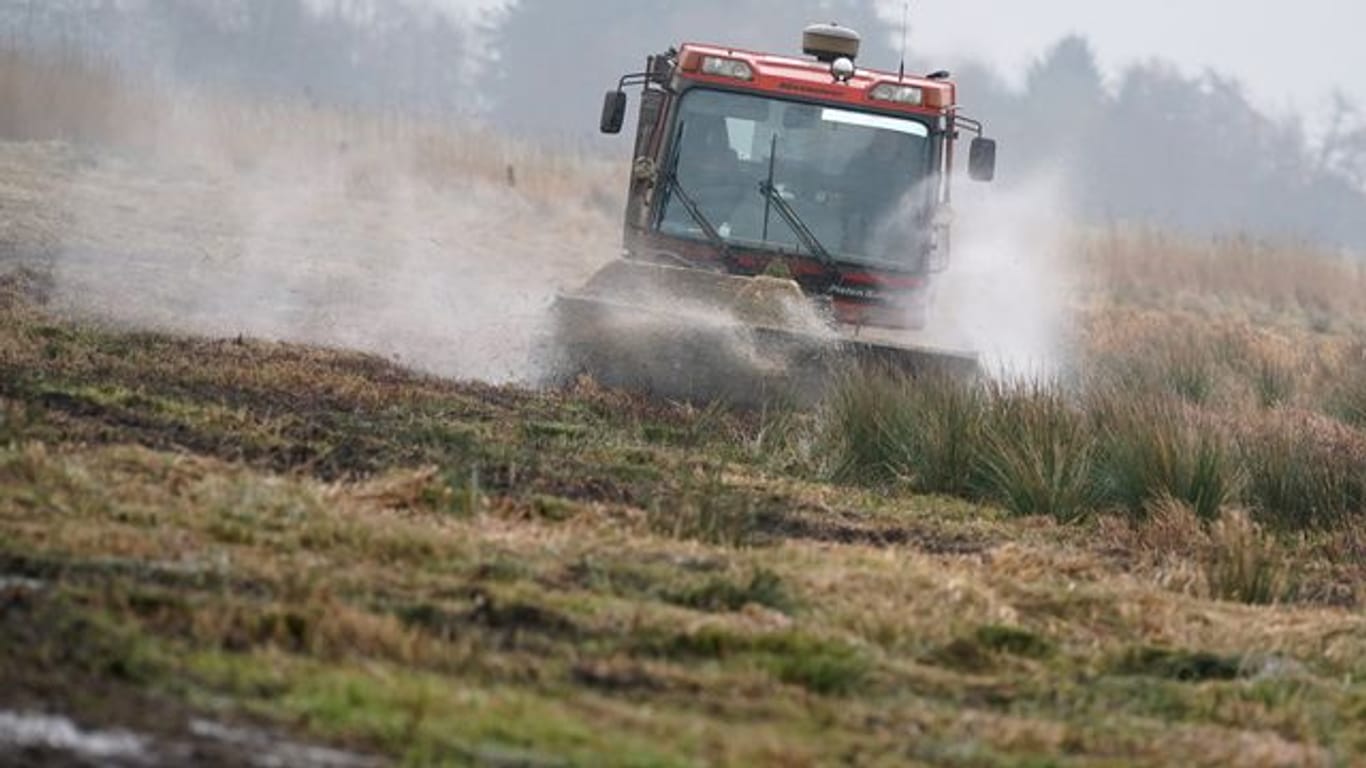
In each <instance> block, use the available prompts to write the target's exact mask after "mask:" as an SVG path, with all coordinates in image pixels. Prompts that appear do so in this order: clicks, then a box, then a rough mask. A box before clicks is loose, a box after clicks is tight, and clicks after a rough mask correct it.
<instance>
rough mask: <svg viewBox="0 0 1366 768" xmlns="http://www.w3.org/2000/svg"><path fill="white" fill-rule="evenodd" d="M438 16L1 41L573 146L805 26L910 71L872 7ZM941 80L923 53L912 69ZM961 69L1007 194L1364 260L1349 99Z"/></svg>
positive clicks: (1046, 60)
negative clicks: (1053, 194) (1033, 183)
mask: <svg viewBox="0 0 1366 768" xmlns="http://www.w3.org/2000/svg"><path fill="white" fill-rule="evenodd" d="M435 2H437V0H384V1H383V2H381V1H380V0H0V35H4V36H8V37H9V38H10V40H11V41H16V42H22V43H23V44H34V45H44V44H63V45H71V44H76V45H79V46H81V47H83V48H89V49H91V50H94V51H97V52H99V53H101V54H103V55H107V56H110V57H111V58H114V59H115V60H117V61H119V62H120V64H121V65H123V66H127V67H131V68H137V69H145V70H150V71H154V72H156V73H158V75H159V76H162V77H166V78H171V79H174V80H177V81H180V82H186V83H191V84H200V83H205V84H212V85H215V86H219V87H231V88H238V89H242V90H246V91H250V92H253V93H258V94H266V95H269V96H281V97H290V98H294V97H305V98H309V99H313V100H316V101H319V102H322V103H329V104H340V105H347V106H363V107H378V108H395V109H405V110H419V111H427V112H432V113H435V114H442V115H459V116H477V117H479V118H480V119H483V120H486V121H488V122H490V123H492V124H494V125H496V126H498V127H500V128H502V129H504V130H506V131H509V132H514V133H521V134H528V135H532V136H535V137H554V138H558V139H564V138H572V139H582V140H586V139H587V137H588V136H590V135H591V134H592V132H593V130H594V129H595V127H596V122H597V110H598V108H599V105H600V104H601V94H602V92H603V91H604V90H605V89H607V88H609V87H611V86H612V85H614V84H615V81H616V78H617V77H618V76H620V75H621V74H624V73H626V72H629V71H633V70H636V69H639V68H640V67H641V66H642V65H643V63H644V57H645V56H646V55H647V54H649V53H655V52H658V51H662V50H664V49H666V48H668V47H669V46H670V45H674V44H677V43H679V42H681V41H686V40H707V41H709V42H718V43H723V44H731V45H735V46H737V47H747V48H755V49H761V50H770V51H792V52H795V51H796V50H797V48H798V45H799V37H798V35H799V33H800V30H801V27H802V26H803V25H804V24H805V23H806V22H809V21H813V20H839V21H840V22H841V23H844V24H846V25H848V26H852V27H854V28H857V29H860V30H862V31H863V32H864V33H865V34H864V37H865V51H864V56H863V60H864V61H865V62H866V63H867V64H868V65H870V66H878V67H883V68H893V69H894V68H895V67H896V66H897V63H898V59H899V51H898V45H897V40H898V38H899V34H898V32H899V30H897V29H895V27H896V24H895V22H893V23H891V24H889V23H888V21H887V20H886V19H884V18H882V17H880V16H879V14H878V13H877V12H876V9H875V7H874V5H875V4H874V2H873V0H726V2H719V1H718V0H712V1H705V0H696V1H695V2H691V3H676V2H672V1H671V0H594V2H592V3H569V2H564V0H517V1H516V2H514V3H512V4H510V5H506V6H503V7H496V6H495V7H494V9H493V10H491V11H489V12H488V13H486V14H485V15H483V16H482V17H476V18H475V20H474V21H473V23H471V22H470V20H469V19H463V20H462V19H457V18H455V17H452V16H451V15H449V14H445V13H442V12H440V11H439V9H438V8H437V7H436V6H435V5H434V4H433V3H435ZM943 64H944V62H925V61H920V60H918V59H916V58H914V57H913V58H912V60H911V62H910V69H911V70H912V71H922V70H925V69H930V68H933V69H938V68H940V67H941V66H942V65H943ZM953 68H954V69H956V70H957V71H956V73H955V74H956V76H957V78H958V80H959V83H960V91H961V94H962V96H963V99H964V101H965V102H966V103H967V105H968V106H969V107H970V109H971V111H972V113H973V115H974V116H975V117H978V118H981V119H983V120H984V121H986V122H987V123H988V124H989V126H990V127H991V131H992V133H993V134H994V135H995V137H996V138H998V139H999V140H1000V141H1001V148H1002V153H1001V178H1002V181H1003V183H1006V184H1009V183H1011V182H1012V181H1018V180H1022V179H1027V178H1030V177H1031V176H1033V175H1034V174H1037V173H1041V172H1061V173H1062V175H1063V177H1064V178H1065V179H1068V180H1070V182H1071V185H1072V192H1073V197H1074V199H1075V201H1076V203H1077V205H1078V208H1079V210H1080V211H1081V213H1082V214H1083V215H1084V216H1086V217H1087V218H1088V219H1089V220H1091V221H1098V222H1109V221H1141V222H1150V223H1153V224H1155V225H1158V226H1162V227H1168V228H1177V229H1181V230H1187V231H1191V232H1196V233H1233V232H1236V233H1248V234H1253V235H1263V236H1269V237H1277V238H1296V239H1303V240H1308V241H1315V242H1320V243H1327V244H1332V245H1346V246H1351V247H1353V248H1356V249H1359V250H1366V114H1364V113H1363V109H1362V108H1361V107H1360V106H1358V105H1356V104H1354V103H1352V102H1351V100H1350V99H1348V98H1347V97H1346V96H1344V95H1342V94H1338V95H1336V97H1335V98H1334V102H1333V110H1332V114H1331V116H1330V118H1331V119H1330V120H1329V121H1328V125H1327V127H1326V129H1325V130H1324V131H1323V132H1321V133H1320V134H1319V135H1316V136H1312V137H1311V136H1309V135H1308V133H1307V131H1306V129H1305V127H1304V124H1303V121H1302V120H1301V119H1299V118H1298V117H1297V116H1294V115H1289V116H1281V117H1272V116H1269V115H1267V114H1265V113H1263V112H1262V111H1260V110H1259V109H1258V108H1257V107H1256V106H1255V105H1253V104H1252V103H1251V102H1250V100H1249V99H1248V97H1247V95H1246V94H1245V93H1244V92H1243V90H1242V88H1241V86H1240V85H1239V83H1238V82H1237V81H1236V80H1233V79H1230V78H1227V77H1223V76H1221V75H1218V74H1216V73H1204V74H1199V75H1190V74H1186V73H1183V72H1181V71H1179V70H1177V69H1176V68H1174V67H1173V66H1171V65H1169V64H1166V63H1163V62H1161V61H1149V62H1143V63H1138V64H1134V65H1132V66H1131V67H1129V68H1128V69H1127V70H1126V71H1124V72H1123V73H1122V74H1120V76H1118V77H1117V78H1114V79H1112V80H1107V78H1106V77H1105V76H1104V75H1103V73H1102V71H1101V69H1100V67H1099V66H1098V65H1097V61H1096V55H1095V52H1094V50H1093V49H1092V47H1091V45H1090V44H1089V43H1088V42H1087V41H1086V40H1085V39H1083V38H1080V37H1075V36H1073V37H1067V38H1064V39H1062V40H1060V41H1059V42H1058V43H1056V44H1055V45H1053V46H1052V47H1050V48H1049V49H1048V50H1047V51H1045V52H1043V53H1042V55H1041V56H1040V57H1039V58H1038V60H1037V61H1036V62H1035V63H1034V64H1033V66H1032V67H1030V69H1029V71H1028V72H1027V73H1026V76H1025V77H1024V79H1023V85H1022V86H1010V85H1007V84H1006V81H1005V79H1004V78H1002V77H1000V75H999V74H998V73H995V72H992V71H991V70H990V69H989V68H987V67H985V66H982V65H980V64H974V63H973V62H972V61H971V60H970V59H967V60H964V61H960V62H956V66H954V67H953ZM603 148H604V151H619V149H620V148H619V146H617V145H616V144H612V145H603Z"/></svg>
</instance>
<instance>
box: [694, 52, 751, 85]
mask: <svg viewBox="0 0 1366 768" xmlns="http://www.w3.org/2000/svg"><path fill="white" fill-rule="evenodd" d="M702 74H704V75H715V76H717V77H729V78H731V79H733V80H753V79H754V70H753V69H752V68H750V66H749V65H748V64H746V63H745V62H743V61H740V60H739V59H723V58H721V57H720V56H704V57H703V58H702Z"/></svg>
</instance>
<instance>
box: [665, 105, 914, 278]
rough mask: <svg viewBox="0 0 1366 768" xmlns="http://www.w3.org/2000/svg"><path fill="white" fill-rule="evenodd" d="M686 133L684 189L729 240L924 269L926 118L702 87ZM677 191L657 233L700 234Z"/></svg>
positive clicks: (680, 154)
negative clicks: (901, 116)
mask: <svg viewBox="0 0 1366 768" xmlns="http://www.w3.org/2000/svg"><path fill="white" fill-rule="evenodd" d="M678 130H679V131H680V134H679V135H680V141H679V142H678V145H677V150H676V156H675V157H676V165H675V167H674V173H675V178H676V181H677V187H678V188H680V189H681V190H685V191H686V192H685V193H684V194H685V196H686V197H687V198H690V199H691V201H692V202H694V203H695V208H696V209H697V211H699V212H700V213H701V214H702V217H703V218H704V219H705V220H706V222H707V223H708V224H709V225H710V226H711V227H712V228H714V229H715V231H716V232H717V233H719V234H720V236H721V237H722V238H724V239H725V241H726V242H727V243H730V244H733V245H739V246H748V247H759V248H773V249H779V250H783V251H787V252H791V253H806V254H809V255H819V254H815V253H812V250H813V247H812V242H811V241H812V239H814V240H815V241H816V249H817V250H823V251H825V252H827V253H828V254H829V255H830V257H831V258H833V259H835V260H837V261H843V262H855V263H867V264H884V265H887V266H893V267H899V268H903V269H915V268H917V267H919V266H920V260H921V258H922V256H923V249H922V248H919V247H917V243H918V242H919V240H921V239H923V237H924V234H923V233H922V234H919V235H917V234H916V232H917V231H921V230H924V227H923V226H920V225H921V224H923V220H924V218H925V217H926V215H927V212H928V209H929V206H930V203H931V202H932V200H933V194H934V189H935V185H934V184H933V183H927V179H929V178H930V170H931V169H932V168H933V164H934V153H933V151H932V142H931V139H930V130H929V127H928V126H927V125H925V124H924V123H921V122H919V121H916V120H911V119H907V118H899V117H891V116H884V115H879V114H870V113H866V112H854V111H849V110H844V109H837V108H831V107H824V106H820V105H815V104H802V103H797V102H789V101H781V100H777V99H770V98H765V97H761V96H750V95H745V94H736V93H725V92H721V91H710V90H695V91H692V92H690V93H688V94H687V95H686V96H685V97H684V99H683V102H682V106H681V108H680V113H679V118H678ZM770 183H771V184H770ZM770 190H771V191H770ZM776 197H781V199H775V198H776ZM679 198H680V195H677V194H669V193H666V194H665V196H664V199H663V204H662V211H661V214H660V230H661V231H662V232H664V233H665V234H670V235H678V236H683V237H693V238H703V237H704V236H706V235H707V233H706V232H705V228H704V227H703V225H702V224H701V223H700V222H699V221H698V217H697V216H695V215H693V213H694V212H690V211H689V210H688V208H689V207H690V206H688V205H685V203H684V201H682V200H680V199H679ZM775 203H776V205H775ZM783 203H786V206H784V205H783ZM784 207H786V208H787V209H788V210H787V211H786V212H784V211H783V210H782V209H783V208H784ZM784 213H786V214H787V215H784ZM794 218H795V219H796V222H795V223H796V225H797V226H793V223H794V222H793V221H791V219H794ZM803 228H805V229H806V230H808V232H807V233H806V234H807V235H808V236H807V237H803V233H801V232H799V231H798V230H800V229H803Z"/></svg>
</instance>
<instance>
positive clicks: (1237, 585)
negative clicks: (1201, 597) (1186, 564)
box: [1205, 509, 1289, 605]
mask: <svg viewBox="0 0 1366 768" xmlns="http://www.w3.org/2000/svg"><path fill="white" fill-rule="evenodd" d="M1205 576H1206V580H1207V582H1208V584H1209V589H1210V593H1211V594H1212V595H1213V596H1214V597H1216V598H1219V599H1221V600H1230V601H1235V602H1240V603H1251V604H1254V605H1271V604H1273V603H1276V602H1279V601H1280V600H1281V599H1282V597H1283V596H1285V595H1286V594H1287V593H1288V591H1289V586H1288V583H1287V580H1288V576H1289V571H1288V569H1287V567H1286V555H1285V553H1284V551H1283V550H1282V548H1281V547H1280V545H1279V544H1278V543H1277V541H1276V540H1275V538H1273V537H1272V536H1271V535H1269V534H1268V533H1267V532H1266V531H1264V530H1263V529H1262V527H1261V526H1260V525H1258V524H1257V523H1256V521H1254V520H1253V519H1252V517H1251V515H1249V514H1248V513H1247V512H1246V511H1244V510H1239V509H1233V510H1225V511H1224V513H1223V514H1222V515H1221V516H1220V518H1219V519H1218V520H1216V521H1215V522H1214V523H1213V524H1212V525H1211V526H1210V537H1209V552H1208V554H1207V556H1206V561H1205Z"/></svg>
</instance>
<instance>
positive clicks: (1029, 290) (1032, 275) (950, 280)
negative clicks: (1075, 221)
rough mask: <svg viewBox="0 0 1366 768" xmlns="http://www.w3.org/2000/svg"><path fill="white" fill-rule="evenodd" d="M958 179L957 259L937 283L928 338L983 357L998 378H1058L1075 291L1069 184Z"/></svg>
mask: <svg viewBox="0 0 1366 768" xmlns="http://www.w3.org/2000/svg"><path fill="white" fill-rule="evenodd" d="M955 181H956V182H958V183H957V185H956V190H955V194H956V196H957V197H956V203H955V211H956V214H957V217H956V224H955V227H954V240H953V255H952V261H951V263H950V265H949V268H948V270H947V271H946V272H945V273H944V274H943V275H941V276H940V277H939V279H938V283H937V285H936V288H935V304H934V308H933V311H932V313H931V317H930V325H929V327H928V328H927V329H926V330H927V333H928V334H929V335H930V336H931V337H932V338H934V339H936V341H939V342H940V343H946V344H950V345H954V346H957V347H961V348H967V349H972V350H975V351H977V352H978V353H979V354H980V355H981V359H982V363H983V365H984V367H985V368H986V370H987V371H988V372H989V373H992V374H995V375H1001V376H1007V377H1020V376H1024V377H1037V376H1048V375H1052V374H1054V373H1056V372H1058V371H1059V369H1060V367H1061V366H1062V364H1063V360H1062V354H1063V348H1064V340H1063V334H1064V331H1065V329H1066V328H1067V327H1068V317H1067V313H1068V309H1069V307H1070V306H1071V301H1070V297H1071V296H1072V290H1073V285H1074V282H1073V278H1072V275H1071V273H1070V269H1069V268H1068V259H1067V258H1066V253H1067V245H1068V243H1067V233H1068V231H1069V228H1068V227H1069V225H1068V222H1069V221H1070V218H1069V215H1068V205H1067V195H1066V192H1065V189H1066V185H1065V183H1064V181H1063V179H1062V178H1061V177H1059V176H1056V175H1055V176H1045V177H1037V178H1032V179H1028V180H1024V181H1022V182H1020V183H1017V184H1014V185H1011V186H1006V185H981V184H977V183H974V182H970V181H967V180H965V179H955Z"/></svg>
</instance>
